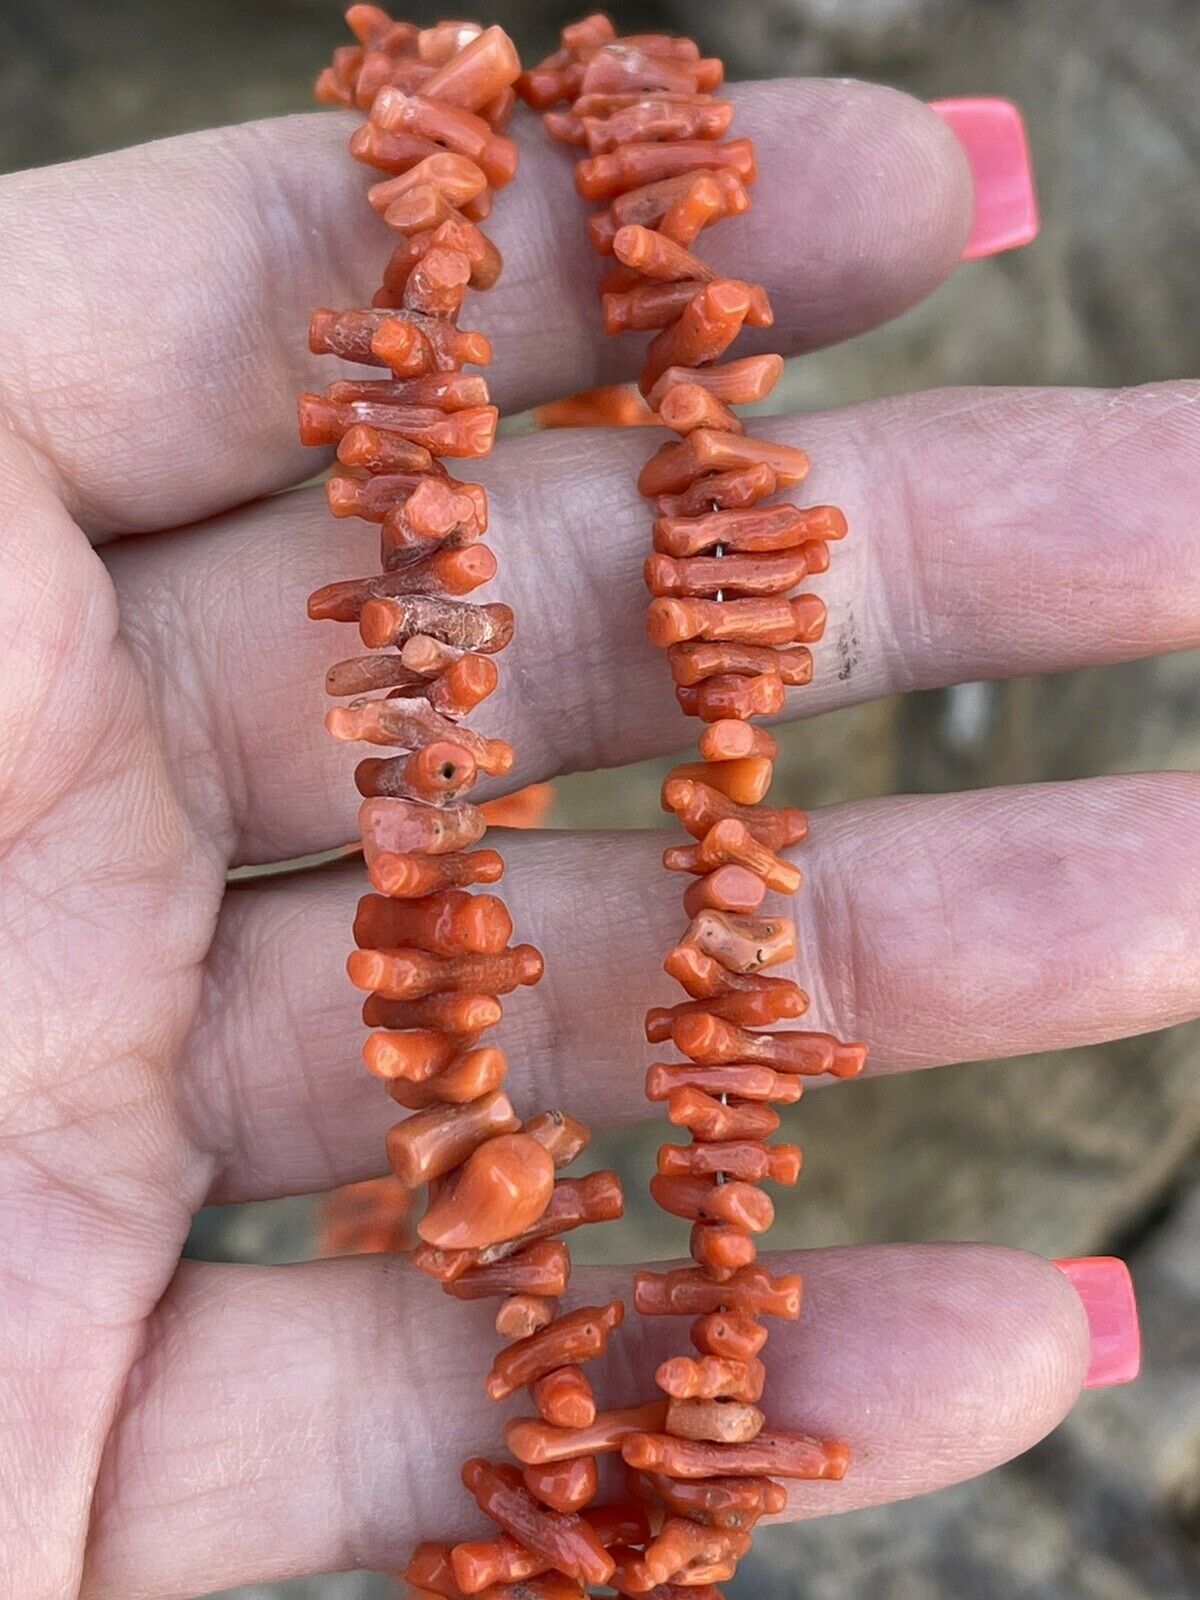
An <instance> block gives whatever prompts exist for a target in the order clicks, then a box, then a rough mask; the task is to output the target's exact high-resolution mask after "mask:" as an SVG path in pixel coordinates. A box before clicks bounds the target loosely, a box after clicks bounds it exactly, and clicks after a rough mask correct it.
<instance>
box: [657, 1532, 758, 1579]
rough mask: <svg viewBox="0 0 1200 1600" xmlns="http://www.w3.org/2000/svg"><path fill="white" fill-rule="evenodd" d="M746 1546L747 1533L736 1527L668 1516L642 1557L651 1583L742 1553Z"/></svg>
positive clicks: (747, 1542) (678, 1575)
mask: <svg viewBox="0 0 1200 1600" xmlns="http://www.w3.org/2000/svg"><path fill="white" fill-rule="evenodd" d="M749 1548H750V1538H749V1535H748V1534H745V1533H742V1532H740V1531H738V1530H735V1529H720V1528H707V1527H704V1526H703V1525H702V1524H700V1523H697V1522H692V1521H691V1520H690V1519H688V1518H685V1517H671V1518H669V1519H668V1520H667V1521H666V1522H665V1523H664V1524H663V1528H662V1532H661V1533H660V1534H659V1535H658V1537H657V1538H656V1539H654V1540H653V1541H652V1542H651V1543H650V1544H649V1545H647V1547H646V1553H645V1555H644V1556H643V1558H642V1559H643V1562H644V1564H645V1568H646V1571H647V1573H648V1574H649V1576H650V1577H651V1578H653V1580H654V1582H655V1583H669V1582H670V1581H671V1580H672V1579H678V1578H680V1577H681V1576H683V1575H685V1574H687V1573H689V1572H692V1571H695V1570H696V1569H698V1568H702V1567H711V1566H715V1565H718V1564H720V1563H725V1562H728V1561H729V1560H730V1559H736V1558H737V1557H738V1556H743V1555H745V1553H746V1551H747V1550H748V1549H749Z"/></svg>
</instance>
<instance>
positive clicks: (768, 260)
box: [713, 79, 974, 348]
mask: <svg viewBox="0 0 1200 1600" xmlns="http://www.w3.org/2000/svg"><path fill="white" fill-rule="evenodd" d="M737 96H738V111H737V123H738V126H739V128H741V129H742V130H743V131H744V132H745V133H746V134H747V135H748V136H750V137H752V138H754V139H755V141H756V145H757V148H758V152H759V162H760V173H759V179H758V182H757V183H756V184H755V187H754V191H753V193H754V205H753V207H752V209H751V211H750V212H749V213H748V215H747V216H746V217H745V218H743V219H742V220H741V223H740V228H741V229H742V231H743V239H745V238H746V235H749V236H750V237H749V240H748V241H747V242H748V246H749V250H750V252H751V259H754V260H756V261H757V260H761V261H763V262H764V276H765V280H766V283H767V287H768V289H769V290H770V292H771V295H772V298H773V299H774V301H775V305H776V313H777V321H778V322H779V323H780V324H783V325H784V326H786V327H787V328H788V329H789V330H790V329H792V328H795V329H797V334H796V336H795V339H794V340H793V343H799V344H800V345H802V346H803V347H808V348H811V347H813V346H815V345H818V344H823V343H830V342H832V341H833V340H836V339H839V338H844V337H848V336H850V335H852V334H855V333H859V332H862V331H863V330H864V329H865V328H869V327H872V326H874V325H876V324H877V323H880V322H883V321H886V320H887V319H888V318H890V317H893V316H896V315H898V314H899V313H900V312H901V311H904V310H906V309H907V308H908V307H909V306H911V305H914V304H915V303H916V302H917V301H919V300H921V299H923V298H924V297H925V296H926V295H927V294H929V293H930V292H931V291H932V290H933V289H935V288H936V287H937V285H938V284H939V283H940V282H941V281H942V280H943V279H944V278H945V277H947V276H948V274H949V273H950V272H952V271H953V269H954V267H955V265H956V264H957V262H958V261H959V259H960V257H961V255H962V251H963V248H964V245H965V243H966V240H967V238H968V235H969V233H970V229H971V219H972V215H973V207H974V201H973V192H972V183H971V173H970V169H969V167H968V163H967V159H966V156H965V155H964V152H963V148H962V146H961V144H960V143H959V141H958V140H957V139H956V138H955V137H954V134H953V133H952V132H951V130H950V129H949V128H948V127H947V125H946V123H945V122H944V121H943V119H942V118H940V117H939V116H937V115H936V114H935V113H934V112H933V111H931V110H930V109H929V107H928V106H926V105H925V104H924V103H923V102H922V101H920V100H917V99H915V98H914V97H913V96H912V95H909V94H905V93H904V92H902V91H901V90H899V89H893V88H889V87H887V86H885V85H883V84H875V83H865V82H861V81H859V80H856V79H792V80H781V81H778V82H772V83H756V84H750V85H747V86H745V87H744V88H743V89H740V90H738V91H737ZM801 189H802V192H803V202H804V203H803V210H802V212H801V211H800V210H799V209H798V207H797V204H796V199H797V194H798V191H800V190H801ZM723 248H724V242H723V240H721V239H720V236H719V230H718V231H715V232H714V237H713V254H714V256H715V255H716V254H717V253H718V250H719V249H723ZM745 249H746V245H745V244H744V245H743V251H745Z"/></svg>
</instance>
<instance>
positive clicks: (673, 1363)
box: [654, 1356, 766, 1432]
mask: <svg viewBox="0 0 1200 1600" xmlns="http://www.w3.org/2000/svg"><path fill="white" fill-rule="evenodd" d="M654 1381H655V1382H656V1383H657V1384H658V1386H659V1388H660V1389H662V1390H663V1391H664V1393H666V1394H669V1395H670V1396H671V1397H672V1398H673V1399H676V1400H749V1401H754V1400H758V1399H761V1397H762V1392H763V1384H764V1382H765V1381H766V1368H765V1367H764V1366H763V1364H762V1362H761V1361H757V1360H754V1359H753V1358H751V1359H750V1360H749V1361H735V1360H732V1359H730V1358H729V1357H725V1356H702V1357H701V1358H700V1359H699V1360H698V1361H697V1360H693V1358H692V1357H691V1356H673V1357H672V1358H671V1359H670V1360H669V1361H664V1362H663V1363H662V1365H661V1366H660V1367H659V1369H658V1371H657V1372H656V1373H655V1376H654ZM668 1431H669V1432H670V1431H673V1430H671V1429H668Z"/></svg>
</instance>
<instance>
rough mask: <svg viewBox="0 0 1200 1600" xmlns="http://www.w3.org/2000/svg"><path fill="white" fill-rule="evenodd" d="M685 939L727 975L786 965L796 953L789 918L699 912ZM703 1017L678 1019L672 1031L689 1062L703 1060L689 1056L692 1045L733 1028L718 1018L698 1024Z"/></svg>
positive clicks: (793, 926)
mask: <svg viewBox="0 0 1200 1600" xmlns="http://www.w3.org/2000/svg"><path fill="white" fill-rule="evenodd" d="M685 938H686V940H687V942H688V943H690V944H694V945H695V946H696V948H697V949H698V950H701V951H703V953H704V954H705V955H708V956H712V958H713V960H714V961H719V962H720V963H721V965H722V966H723V967H725V968H727V969H728V970H729V971H730V972H738V973H743V974H745V973H754V972H758V971H759V970H760V969H761V968H763V967H774V966H778V965H779V963H780V962H781V961H790V960H791V958H792V956H794V955H795V953H796V925H795V923H794V922H793V921H792V919H791V918H790V917H741V916H738V915H737V914H736V913H734V912H732V911H701V912H700V914H699V915H698V916H695V917H693V918H692V920H691V922H690V923H689V924H688V929H687V933H686V935H685ZM705 1016H706V1013H704V1012H696V1013H693V1014H692V1015H691V1016H688V1017H681V1018H680V1020H679V1022H678V1024H677V1025H676V1028H675V1037H676V1043H679V1039H680V1035H681V1034H682V1035H683V1037H684V1038H686V1040H687V1044H680V1049H681V1050H683V1052H684V1054H685V1055H689V1056H692V1059H693V1060H700V1059H703V1058H702V1057H701V1056H699V1055H693V1054H692V1050H691V1048H690V1046H691V1044H692V1043H693V1042H699V1041H701V1040H705V1039H707V1038H708V1036H709V1034H710V1033H712V1032H713V1031H714V1028H715V1025H716V1024H720V1026H721V1027H723V1028H732V1027H733V1024H731V1023H724V1022H722V1021H721V1019H720V1018H713V1019H710V1021H702V1019H703V1018H705ZM719 1059H722V1060H725V1059H728V1060H733V1059H735V1058H734V1057H721V1058H719ZM770 1064H771V1065H774V1063H770Z"/></svg>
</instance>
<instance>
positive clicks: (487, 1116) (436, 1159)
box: [387, 1091, 545, 1243]
mask: <svg viewBox="0 0 1200 1600" xmlns="http://www.w3.org/2000/svg"><path fill="white" fill-rule="evenodd" d="M520 1125H521V1124H520V1122H519V1121H518V1119H517V1117H516V1116H515V1115H514V1114H513V1108H512V1106H511V1105H510V1104H509V1103H508V1100H507V1099H506V1098H505V1096H504V1095H502V1094H500V1093H499V1092H498V1091H495V1092H493V1093H491V1094H487V1095H484V1096H483V1097H482V1099H479V1100H475V1101H472V1102H471V1103H470V1104H469V1105H465V1106H442V1107H438V1108H437V1109H435V1110H431V1111H423V1112H420V1113H418V1115H416V1116H414V1117H408V1118H407V1119H406V1120H405V1121H404V1122H397V1123H396V1124H394V1126H393V1127H392V1128H390V1129H389V1130H388V1137H387V1153H388V1161H389V1163H390V1164H391V1168H392V1171H393V1172H394V1173H395V1174H396V1176H397V1177H398V1178H399V1179H400V1181H401V1183H403V1184H404V1185H405V1187H406V1188H408V1189H415V1188H418V1187H419V1186H420V1185H421V1184H423V1183H428V1182H430V1180H431V1179H433V1178H440V1177H442V1176H444V1175H445V1174H446V1173H447V1172H453V1171H454V1169H455V1167H457V1166H459V1165H460V1164H461V1163H462V1162H463V1161H465V1160H466V1159H467V1157H468V1156H469V1155H470V1154H471V1152H472V1151H473V1150H475V1149H476V1148H477V1147H478V1146H479V1145H481V1144H483V1143H484V1142H485V1141H486V1140H489V1139H496V1138H499V1137H500V1136H501V1135H502V1134H510V1133H513V1132H515V1130H516V1129H517V1128H519V1127H520ZM542 1154H543V1155H544V1154H545V1152H544V1151H542ZM422 1237H423V1238H424V1237H425V1235H424V1234H422ZM430 1242H431V1243H432V1242H436V1241H430Z"/></svg>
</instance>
